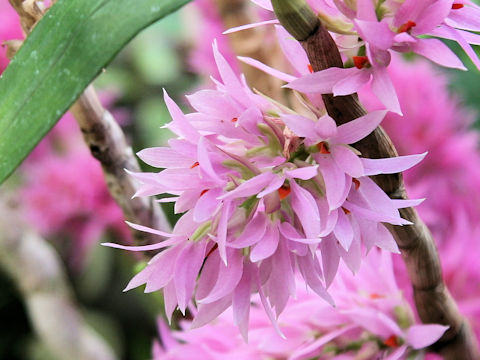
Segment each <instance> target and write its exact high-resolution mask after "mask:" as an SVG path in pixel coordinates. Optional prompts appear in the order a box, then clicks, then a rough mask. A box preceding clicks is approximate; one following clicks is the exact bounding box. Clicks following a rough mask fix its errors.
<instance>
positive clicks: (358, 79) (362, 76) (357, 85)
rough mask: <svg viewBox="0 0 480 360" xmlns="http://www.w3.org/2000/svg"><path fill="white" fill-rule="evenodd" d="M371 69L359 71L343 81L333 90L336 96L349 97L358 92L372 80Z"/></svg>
mask: <svg viewBox="0 0 480 360" xmlns="http://www.w3.org/2000/svg"><path fill="white" fill-rule="evenodd" d="M370 76H371V71H370V70H369V69H362V70H358V71H357V72H356V73H354V74H352V75H351V76H349V77H347V78H344V79H341V80H340V81H338V82H337V83H336V84H335V85H334V86H333V88H332V91H333V95H334V96H342V95H349V94H354V93H356V92H358V91H359V90H360V89H361V88H362V87H363V86H365V85H366V84H367V83H368V81H369V80H370Z"/></svg>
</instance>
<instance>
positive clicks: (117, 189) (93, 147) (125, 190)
mask: <svg viewBox="0 0 480 360" xmlns="http://www.w3.org/2000/svg"><path fill="white" fill-rule="evenodd" d="M9 1H10V3H11V5H12V6H13V7H14V9H15V10H16V11H17V12H18V14H19V15H20V19H21V22H22V27H23V29H24V32H25V33H26V34H27V35H28V33H29V32H30V31H31V30H32V29H33V27H34V26H35V24H36V23H37V22H38V21H39V20H40V19H41V17H42V16H43V14H44V11H43V9H42V8H41V7H40V6H39V5H37V2H36V1H35V0H26V1H23V0H9ZM7 45H9V48H8V49H9V55H10V56H13V55H14V54H15V52H16V50H18V49H19V47H20V45H21V44H20V43H19V42H18V41H16V42H15V43H11V44H9V43H7ZM13 45H14V46H13ZM70 110H71V112H72V114H73V115H74V117H75V119H76V120H77V122H78V125H79V126H80V130H81V131H82V134H83V138H84V140H85V143H86V144H87V146H88V147H89V149H90V152H91V153H92V155H93V156H94V157H95V158H96V159H97V160H98V161H99V162H100V163H101V165H102V168H103V172H104V175H105V181H106V183H107V186H108V189H109V191H110V194H111V195H112V197H113V198H114V199H115V201H116V202H117V204H118V205H119V206H120V207H121V209H122V210H123V215H124V218H125V220H127V221H130V222H133V223H138V224H142V225H145V226H149V227H152V228H155V229H162V230H169V229H170V225H169V223H168V220H167V219H166V217H165V215H164V214H163V212H162V211H161V209H160V207H159V206H158V205H157V204H156V203H155V202H154V200H153V199H152V198H135V199H132V196H133V195H134V194H135V193H136V192H137V189H138V184H137V183H136V182H135V181H134V180H133V178H132V177H131V176H129V175H128V174H127V172H126V171H125V170H129V171H133V172H138V171H140V167H139V165H138V162H137V160H136V158H135V155H134V154H133V152H132V148H131V147H130V146H129V145H128V143H127V140H126V138H125V134H124V133H123V131H122V129H121V128H120V126H119V125H118V124H117V122H116V121H115V119H114V118H113V116H112V114H110V112H108V111H107V110H106V109H104V108H103V106H102V104H101V103H100V101H99V99H98V96H97V94H96V92H95V89H94V88H93V86H92V85H90V86H88V87H87V89H86V90H85V91H84V93H83V94H82V95H81V96H80V97H79V98H78V100H77V101H76V103H75V104H74V105H73V106H72V108H71V109H70ZM132 234H133V237H134V239H135V240H136V242H138V243H140V244H143V243H153V242H157V241H158V237H157V236H154V235H151V234H148V233H145V232H140V231H137V230H133V229H132Z"/></svg>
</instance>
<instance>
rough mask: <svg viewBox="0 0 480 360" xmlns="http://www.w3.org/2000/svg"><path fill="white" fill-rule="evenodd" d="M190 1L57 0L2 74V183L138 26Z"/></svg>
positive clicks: (151, 21)
mask: <svg viewBox="0 0 480 360" xmlns="http://www.w3.org/2000/svg"><path fill="white" fill-rule="evenodd" d="M188 2H189V0H142V1H131V0H76V1H70V0H58V1H57V3H56V4H55V5H54V6H53V7H52V8H51V9H50V10H49V11H48V12H47V14H46V15H45V16H44V18H43V19H42V20H41V21H40V22H39V23H38V24H37V26H36V27H35V28H34V30H33V32H32V33H31V35H30V36H29V37H28V38H27V40H26V41H25V43H24V45H23V46H22V47H21V49H20V51H19V52H18V54H17V55H16V56H15V58H14V59H13V61H12V62H11V63H10V66H9V67H8V68H7V69H6V70H5V72H4V73H3V77H2V78H0V183H1V182H3V181H4V180H5V178H6V177H8V175H10V174H11V173H12V171H13V170H14V169H15V168H16V167H17V166H18V165H19V164H20V163H21V161H22V160H23V159H24V158H25V157H26V156H27V155H28V153H29V152H30V151H31V150H32V149H33V148H34V147H35V145H36V144H37V143H38V142H39V141H40V140H41V139H42V137H43V136H44V135H45V134H46V133H47V132H48V130H50V128H51V127H52V126H53V125H55V123H56V122H57V120H58V119H60V117H61V116H62V115H63V113H64V112H66V111H67V110H68V108H69V107H70V106H71V105H72V104H73V102H74V101H75V100H76V99H77V98H78V96H79V95H80V94H81V93H82V91H83V90H84V89H85V88H86V87H87V85H88V84H89V83H90V82H91V81H92V80H93V79H94V78H95V77H96V76H97V75H98V74H99V73H100V72H101V70H102V69H103V68H104V67H105V66H106V65H107V64H108V63H109V62H110V61H111V60H112V59H113V57H114V56H115V55H116V54H117V53H118V52H119V51H120V50H121V49H122V48H123V46H124V45H125V44H126V43H127V42H128V41H129V40H130V39H131V38H132V37H133V36H135V35H136V34H137V33H138V32H139V31H140V30H142V29H143V28H145V27H146V26H148V25H150V24H151V23H153V22H155V21H157V20H159V19H161V18H163V17H165V16H166V15H168V14H170V13H171V12H173V11H175V10H177V9H178V8H180V7H181V6H183V5H185V4H186V3H188Z"/></svg>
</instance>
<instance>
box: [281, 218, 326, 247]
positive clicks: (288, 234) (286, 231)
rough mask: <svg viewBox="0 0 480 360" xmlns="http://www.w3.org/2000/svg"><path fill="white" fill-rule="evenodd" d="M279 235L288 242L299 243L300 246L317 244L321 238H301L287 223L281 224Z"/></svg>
mask: <svg viewBox="0 0 480 360" xmlns="http://www.w3.org/2000/svg"><path fill="white" fill-rule="evenodd" d="M279 230H280V233H281V234H282V235H283V236H284V237H285V238H287V239H288V240H291V241H295V242H299V243H302V244H318V243H319V242H320V241H322V239H321V238H319V237H318V238H313V239H307V238H305V237H302V236H301V235H300V234H299V233H298V232H297V230H295V228H294V227H293V226H292V225H291V224H290V223H288V222H282V223H281V224H280V226H279Z"/></svg>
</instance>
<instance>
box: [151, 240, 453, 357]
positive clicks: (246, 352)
mask: <svg viewBox="0 0 480 360" xmlns="http://www.w3.org/2000/svg"><path fill="white" fill-rule="evenodd" d="M373 279H374V280H375V281H372V280H373ZM297 283H298V288H299V290H298V291H297V296H298V297H297V299H295V300H290V302H289V304H288V306H287V307H286V309H285V311H284V312H283V313H282V315H281V316H280V317H279V320H278V321H279V327H280V330H281V331H282V333H283V334H285V336H286V338H281V337H280V336H279V335H278V334H277V333H276V332H275V331H273V330H272V328H271V327H270V326H269V321H268V319H267V317H266V316H265V314H264V313H263V311H261V309H260V306H259V305H260V300H259V299H258V297H256V298H254V303H253V306H252V310H251V314H250V316H251V327H250V340H249V342H248V343H245V342H244V341H242V339H241V337H240V335H239V334H238V331H237V329H236V328H235V326H234V324H233V323H232V321H231V316H230V314H229V313H228V312H227V313H226V314H224V315H221V316H220V317H219V318H218V319H217V320H216V321H214V322H212V323H211V324H209V325H207V326H205V327H204V328H201V329H191V330H189V329H188V328H189V327H190V325H191V322H189V321H183V322H181V328H182V330H181V331H173V332H172V331H170V330H169V329H168V328H167V326H166V325H165V323H164V322H163V321H162V320H159V332H160V334H161V341H162V345H160V343H158V342H156V341H155V342H154V346H153V353H154V360H183V359H193V358H195V359H199V360H217V359H237V360H256V359H259V360H261V359H291V360H294V359H295V360H306V359H312V358H315V359H319V360H326V359H352V360H353V359H357V358H358V356H363V357H362V358H365V359H367V358H368V359H406V358H409V356H413V355H420V354H421V353H423V351H422V350H421V349H423V348H425V347H427V346H428V345H430V344H432V343H433V342H435V341H436V340H438V338H439V337H440V336H441V335H442V334H443V333H444V331H445V330H446V327H445V326H441V325H434V324H427V325H420V324H416V323H415V321H414V319H413V315H412V311H411V309H410V307H409V305H408V303H407V302H406V301H405V299H404V298H403V297H402V295H401V291H400V290H399V289H398V287H397V285H396V283H395V277H394V274H393V267H392V262H391V257H390V255H389V254H388V253H387V252H384V251H377V250H372V251H371V252H370V253H369V255H368V256H367V258H366V259H365V262H364V264H363V266H362V268H361V269H360V271H359V272H358V274H356V275H355V276H354V275H352V273H351V272H350V270H349V269H348V268H347V267H346V266H341V267H340V269H339V276H338V279H337V281H336V282H335V283H334V284H333V285H332V287H331V289H330V291H331V293H332V296H333V297H334V298H335V299H337V304H336V307H335V308H334V307H331V306H328V305H327V304H325V303H323V302H320V301H319V300H318V299H317V297H316V296H314V295H312V294H311V293H309V292H308V291H306V289H305V288H303V287H302V285H301V281H298V278H297ZM192 311H193V312H195V309H193V308H192Z"/></svg>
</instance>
